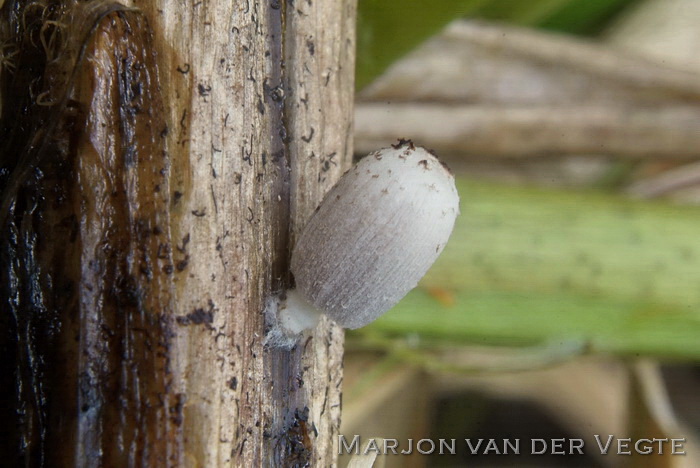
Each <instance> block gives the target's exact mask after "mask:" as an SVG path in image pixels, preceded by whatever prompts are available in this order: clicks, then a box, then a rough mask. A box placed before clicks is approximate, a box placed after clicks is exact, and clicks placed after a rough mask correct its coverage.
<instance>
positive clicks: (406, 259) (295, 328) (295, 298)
mask: <svg viewBox="0 0 700 468" xmlns="http://www.w3.org/2000/svg"><path fill="white" fill-rule="evenodd" d="M458 213H459V196H458V195H457V189H456V187H455V183H454V177H453V176H452V174H451V173H450V172H449V171H448V170H447V169H446V168H445V166H443V165H442V164H441V163H440V161H438V159H437V158H436V157H435V156H434V155H432V154H431V153H429V152H428V151H426V150H425V149H423V148H420V147H414V146H413V144H412V143H410V142H403V143H402V144H400V145H398V146H395V147H391V148H386V149H383V150H380V151H377V152H374V153H372V154H370V155H368V156H367V157H365V158H363V159H362V160H361V161H360V162H358V163H357V164H356V165H355V167H353V168H352V169H350V170H349V171H348V172H347V173H345V174H344V175H343V176H342V178H341V179H340V180H339V181H338V183H337V184H336V185H335V187H333V189H331V191H330V192H329V193H328V194H327V195H326V197H325V198H324V200H323V202H322V203H321V205H320V206H319V208H318V210H317V211H316V213H314V215H313V216H312V217H311V219H310V220H309V222H308V224H307V225H306V226H305V227H304V230H303V231H302V233H301V235H300V237H299V239H298V241H297V243H296V245H295V247H294V250H293V252H292V262H291V270H292V273H293V274H294V278H295V281H296V289H295V290H293V291H288V292H287V296H288V298H287V301H286V306H285V304H284V303H282V304H279V308H278V311H277V317H278V325H279V326H280V328H282V329H283V330H282V332H283V334H286V335H287V336H288V337H290V338H291V337H293V336H296V335H298V334H299V333H300V332H301V331H303V330H305V329H308V328H313V327H314V326H315V325H316V323H317V321H318V318H319V317H320V314H325V315H326V316H328V317H329V318H331V319H332V320H334V321H336V322H337V323H338V324H339V325H341V326H342V327H345V328H359V327H362V326H364V325H367V324H368V323H370V322H372V321H373V320H375V319H376V318H377V317H379V316H380V315H381V314H383V313H384V312H386V311H387V310H389V309H390V308H391V307H392V306H393V305H395V304H396V303H397V302H398V301H399V300H400V299H401V298H403V297H404V296H405V295H406V294H407V293H408V292H409V291H410V290H411V289H413V288H414V287H415V286H416V284H417V283H418V281H419V280H420V279H421V278H422V277H423V275H424V274H425V273H426V271H427V270H428V268H430V266H431V265H432V264H433V262H434V261H435V260H436V259H437V257H438V256H439V255H440V252H442V249H443V248H444V247H445V244H446V243H447V240H448V238H449V237H450V234H451V233H452V228H453V227H454V222H455V218H456V217H457V214H458ZM278 333H279V331H278Z"/></svg>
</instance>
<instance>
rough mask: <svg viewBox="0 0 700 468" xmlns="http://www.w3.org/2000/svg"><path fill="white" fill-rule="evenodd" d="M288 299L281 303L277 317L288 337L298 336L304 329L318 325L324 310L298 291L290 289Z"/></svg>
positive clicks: (287, 293)
mask: <svg viewBox="0 0 700 468" xmlns="http://www.w3.org/2000/svg"><path fill="white" fill-rule="evenodd" d="M286 295H287V299H286V300H285V301H284V302H282V303H281V304H280V305H279V309H278V315H277V318H278V320H279V324H280V326H281V327H282V330H283V331H284V332H285V334H286V335H287V336H288V337H297V336H298V335H299V334H300V333H301V332H303V331H304V330H309V329H312V328H314V327H316V324H317V323H318V321H319V319H320V318H321V314H322V312H321V311H320V310H318V309H316V308H315V307H314V306H313V305H312V304H311V303H310V302H309V301H307V300H306V299H304V297H303V296H302V295H301V294H299V293H298V292H297V290H296V289H290V290H287V292H286Z"/></svg>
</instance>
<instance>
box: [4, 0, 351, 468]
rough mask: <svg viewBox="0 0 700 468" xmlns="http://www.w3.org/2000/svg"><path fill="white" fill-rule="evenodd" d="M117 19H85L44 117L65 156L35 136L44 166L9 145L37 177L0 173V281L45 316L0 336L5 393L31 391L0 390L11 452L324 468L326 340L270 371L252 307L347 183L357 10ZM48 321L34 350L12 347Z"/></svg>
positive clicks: (284, 272) (336, 380)
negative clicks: (317, 213) (77, 51)
mask: <svg viewBox="0 0 700 468" xmlns="http://www.w3.org/2000/svg"><path fill="white" fill-rule="evenodd" d="M89 5H92V6H93V7H95V8H100V7H105V8H111V7H110V4H108V3H105V2H91V3H90V4H89ZM128 6H129V7H135V9H136V11H134V12H127V11H118V12H116V13H111V14H109V15H106V16H99V15H97V16H94V17H91V18H92V19H93V20H94V21H95V24H96V27H95V28H94V29H93V30H90V32H89V34H88V35H87V37H88V38H89V39H88V40H87V42H86V44H87V45H86V46H85V48H84V49H81V50H82V54H83V55H81V57H82V58H83V60H82V61H81V62H79V63H80V66H79V67H78V68H77V70H78V71H77V73H76V74H75V75H71V78H72V80H69V84H67V85H66V89H67V91H66V96H69V99H66V100H65V101H61V102H58V101H57V102H56V103H53V104H52V105H60V106H62V111H61V113H60V115H61V119H62V120H60V124H59V125H58V126H59V127H60V128H59V129H60V130H61V131H62V132H64V133H62V135H63V136H64V137H65V138H64V140H63V141H64V142H65V145H64V146H65V147H61V148H59V149H62V152H61V151H58V150H57V149H56V148H54V146H55V141H56V140H55V138H54V137H55V135H56V133H52V132H49V131H48V130H47V131H45V132H44V133H46V135H48V136H46V137H44V138H49V140H50V141H52V142H53V143H52V145H54V146H51V148H49V149H50V151H46V150H42V151H40V152H38V151H35V152H34V153H32V151H33V148H35V146H33V145H32V144H31V142H32V141H33V140H32V135H34V137H36V135H37V132H35V133H34V134H32V133H31V132H29V131H25V133H26V134H24V133H23V134H22V135H19V136H18V137H17V138H15V140H17V141H20V140H22V141H25V140H26V141H29V143H27V144H26V145H25V149H26V151H25V153H26V154H30V156H31V155H34V154H35V153H36V154H37V155H38V156H36V155H35V156H36V161H33V160H32V161H29V159H31V158H25V159H26V161H25V163H24V165H22V164H15V165H14V166H13V165H12V164H7V165H5V162H7V161H8V160H9V158H10V157H9V156H8V154H4V155H3V164H4V165H3V169H5V168H6V167H7V171H5V172H3V174H2V176H3V178H2V180H0V181H1V182H2V183H3V196H4V197H5V196H6V195H11V196H9V197H6V199H7V200H10V202H8V205H6V204H5V201H3V206H4V207H6V208H7V207H8V206H11V207H12V210H13V211H12V216H11V217H10V218H8V220H7V223H8V224H4V226H3V230H4V234H3V235H4V236H5V237H4V239H5V240H4V241H3V242H4V243H5V244H4V246H3V249H4V253H5V254H8V252H9V254H14V255H15V257H13V260H16V261H14V263H12V262H10V263H8V264H7V265H9V266H11V267H12V268H15V270H10V269H9V267H8V268H3V275H5V276H4V277H3V280H5V279H8V278H10V277H11V278H13V279H14V278H18V279H19V286H18V288H19V289H20V290H21V292H22V294H25V295H26V296H27V297H29V296H30V295H31V294H32V293H39V294H40V295H41V294H43V295H44V296H47V297H48V296H51V301H52V302H51V301H50V304H49V305H50V307H48V308H47V309H48V310H49V312H50V314H44V316H41V314H38V313H36V311H35V312H34V313H33V315H31V314H30V317H31V318H32V320H34V322H31V321H30V322H31V323H30V322H28V321H26V320H25V321H24V322H22V320H24V319H22V317H24V316H25V315H23V314H25V313H26V310H25V311H23V310H21V308H18V309H17V310H16V313H15V314H14V315H12V314H10V315H4V316H3V325H5V324H8V327H7V329H10V330H13V331H14V332H15V333H14V335H13V336H10V335H7V336H5V337H4V338H3V340H4V341H3V347H7V349H12V350H13V352H14V354H13V355H12V359H9V360H8V364H7V365H5V366H4V367H3V372H6V373H7V374H13V373H16V372H18V374H17V373H16V374H14V375H15V376H16V377H17V378H18V379H29V380H25V381H23V382H24V383H26V382H32V383H33V384H35V387H33V388H32V389H30V393H29V394H18V392H19V391H18V390H17V388H19V385H17V386H16V387H12V388H11V387H8V386H5V387H3V392H6V393H8V394H11V396H12V398H14V399H15V400H16V401H17V402H18V404H23V405H24V408H26V409H27V411H26V414H24V416H23V418H24V419H22V420H21V421H20V426H22V428H23V429H24V430H26V431H29V432H25V433H22V434H19V435H18V436H17V437H16V438H15V439H13V442H16V445H15V447H19V446H22V447H23V448H22V449H21V450H19V451H20V452H21V451H22V450H24V452H23V453H22V454H21V457H22V458H23V459H24V460H25V461H26V460H29V461H30V462H31V463H36V464H39V465H41V464H45V463H46V461H47V460H60V462H61V463H63V464H64V465H66V466H68V465H74V466H75V465H80V466H98V465H107V466H109V465H116V466H131V465H149V466H154V465H168V466H331V465H334V464H335V451H334V450H333V442H334V439H335V435H336V434H337V433H338V426H339V419H340V388H341V383H342V369H341V362H342V348H343V334H342V330H340V329H339V328H337V327H336V326H334V325H332V324H330V323H328V322H326V321H323V322H322V323H321V324H320V325H319V327H317V329H316V330H315V332H314V333H313V335H312V334H308V335H306V336H304V337H303V340H302V341H301V342H300V344H299V345H298V346H297V347H295V348H293V349H292V350H290V351H283V350H274V351H270V350H268V349H265V348H264V346H263V339H264V335H265V323H264V317H263V306H264V301H265V298H266V297H267V296H269V295H270V294H271V293H273V292H276V291H279V290H281V289H284V288H285V287H287V286H289V285H290V284H291V282H292V281H293V279H292V278H290V277H289V274H288V257H289V251H290V248H291V245H292V243H293V241H294V239H295V237H296V234H297V232H298V231H299V229H300V228H301V227H303V225H304V223H305V221H306V220H307V219H308V217H309V216H310V214H311V213H312V212H313V210H314V209H315V208H316V206H317V205H318V203H319V202H320V200H321V199H322V197H323V195H324V193H325V192H326V191H327V190H328V189H329V188H330V187H331V186H332V185H333V184H334V182H335V181H336V180H337V178H338V177H339V176H340V174H342V172H344V170H345V169H347V168H348V167H349V164H350V161H351V155H352V140H351V135H352V101H353V89H354V85H353V71H354V18H355V1H354V0H343V1H341V2H333V3H332V4H326V3H322V2H310V1H304V2H294V3H291V2H275V1H273V2H270V3H260V2H253V1H250V2H239V3H236V4H230V3H226V2H217V3H207V2H202V3H197V2H195V3H193V4H187V5H183V4H181V3H180V2H175V1H171V0H162V1H154V2H139V1H135V2H132V3H131V4H130V5H128ZM64 7H65V8H67V9H70V8H73V7H74V5H73V4H72V3H70V4H67V5H64ZM7 8H8V5H5V6H4V8H3V11H6V10H7ZM116 9H117V10H123V8H121V7H120V8H116ZM95 18H99V19H95ZM5 19H6V17H3V21H5ZM2 32H3V34H6V33H8V32H9V31H8V29H7V28H3V29H2ZM64 32H65V31H64ZM76 60H77V59H76ZM6 89H8V88H7V87H3V91H5V90H6ZM28 94H31V93H28ZM48 97H51V96H50V95H49V96H48ZM8 103H9V101H3V111H5V110H6V108H5V104H8ZM68 104H70V106H69V105H68ZM49 107H50V106H49ZM66 109H72V111H71V112H72V113H71V112H64V111H65V110H66ZM3 115H6V114H3ZM71 116H72V117H71ZM69 117H71V118H70V119H69V120H67V121H66V119H68V118H69ZM66 122H67V123H66ZM35 123H36V122H35ZM37 126H38V127H39V125H37ZM8 128H10V127H8V126H4V127H3V131H6V130H7V129H8ZM20 130H21V129H20ZM9 133H11V131H8V134H9ZM23 139H24V140H23ZM25 153H22V155H24V154H25ZM57 155H58V156H60V157H62V158H63V159H62V160H57V159H56V158H57ZM23 161H24V160H23ZM27 161H29V162H32V164H34V163H36V164H38V165H41V168H42V169H46V168H49V169H50V170H48V171H44V172H41V174H42V175H37V174H38V173H39V171H36V170H35V169H36V168H37V167H39V166H37V165H35V166H33V165H32V164H29V163H28V162H27ZM57 161H58V162H57ZM60 163H62V164H60ZM22 167H24V168H25V170H24V171H23V172H22V174H21V175H22V177H20V176H19V175H17V174H19V172H16V170H17V169H18V168H19V169H22ZM59 169H60V171H59ZM61 171H63V172H61ZM6 174H10V176H8V177H6ZM13 174H15V176H14V178H13ZM43 174H48V176H45V175H43ZM52 174H53V175H52ZM28 175H31V177H29V176H28ZM25 179H32V180H31V181H30V182H31V184H30V186H31V187H33V189H32V190H34V192H32V191H31V190H27V189H26V187H25V185H26V182H27V180H25ZM13 181H15V182H13ZM8 187H9V189H8ZM12 187H14V189H13V188H12ZM31 187H30V188H31ZM56 194H59V195H61V196H62V197H63V198H61V197H58V198H57V199H56V200H53V199H52V198H51V197H52V196H55V195H56ZM64 195H65V196H64ZM21 197H24V198H22V200H23V202H22V203H21V204H18V203H16V200H19V199H20V198H21ZM37 199H38V200H40V202H39V205H38V206H39V210H37V209H36V208H34V207H33V205H31V203H36V200H37ZM59 201H60V203H59ZM30 208H31V209H30ZM39 211H40V213H39ZM37 213H39V214H41V217H37V216H38V215H37ZM8 225H9V227H7V226H8ZM18 233H19V235H18ZM13 242H14V243H13ZM22 242H24V244H22ZM13 249H14V250H13ZM18 249H19V250H18ZM22 249H24V250H22ZM34 252H38V254H40V257H39V262H40V266H42V268H43V267H45V268H43V269H41V268H35V267H34V264H33V263H31V261H30V260H32V258H31V255H28V253H34ZM23 253H24V254H25V255H22V254H23ZM41 262H43V263H41ZM32 278H34V279H37V284H36V288H34V289H33V285H32V284H29V285H23V283H22V281H25V282H26V280H29V279H32ZM58 279H65V281H64V282H65V284H62V285H61V286H57V285H56V284H57V283H58ZM7 284H8V285H14V284H15V283H13V282H11V281H8V282H7ZM13 287H14V286H13ZM22 288H23V289H22ZM61 288H63V289H61ZM64 290H65V291H67V292H66V293H65V296H62V295H61V294H58V292H57V291H64ZM13 292H16V291H9V290H6V291H4V294H5V298H4V299H3V300H4V301H5V300H6V301H8V303H13V302H12V301H13V296H12V294H11V293H13ZM54 296H55V297H54ZM42 297H43V296H42ZM42 301H43V300H42ZM42 301H40V302H41V303H42V304H43V305H45V303H46V301H43V302H42ZM43 305H42V306H43ZM46 316H48V318H50V319H51V320H53V321H54V322H52V323H53V324H54V325H56V327H55V328H51V329H50V330H49V331H47V332H46V333H45V334H44V335H47V336H49V337H50V340H49V341H48V344H47V345H43V344H40V341H41V340H42V338H44V336H43V335H40V334H39V335H36V336H34V337H33V338H30V339H29V340H28V341H26V342H21V340H22V339H23V338H22V336H21V335H22V333H21V332H22V330H20V329H19V328H20V325H22V326H24V329H25V331H31V330H33V329H34V328H36V327H39V328H40V329H42V330H43V329H49V328H50V327H49V325H50V324H46V323H43V322H41V320H45V319H46ZM18 317H19V319H18ZM18 320H19V321H18ZM10 325H11V326H10ZM13 327H14V328H13ZM42 327H43V328H42ZM52 330H53V331H54V332H55V333H53V332H52V333H53V334H51V333H49V332H50V331H52ZM13 340H14V341H13ZM20 342H21V343H20ZM25 345H26V346H25ZM23 346H25V347H24V348H23ZM27 350H29V351H31V352H37V353H39V357H40V358H41V362H40V365H38V367H37V366H34V367H32V365H24V366H23V364H22V363H23V362H24V364H27V363H28V362H29V361H28V360H29V359H30V356H28V355H25V354H23V353H25V352H26V351H27ZM23 360H24V361H23ZM20 371H21V372H20ZM20 374H21V375H20ZM32 392H34V393H32ZM20 393H21V392H20ZM59 430H60V431H61V434H62V436H61V437H63V439H61V440H62V441H63V442H62V443H60V444H59V443H58V439H57V437H58V431H59ZM32 431H34V432H32ZM37 431H38V432H37ZM27 435H29V439H27V438H26V436H27ZM19 439H21V440H19ZM27 440H29V441H30V442H31V441H32V440H34V441H36V444H35V445H34V446H29V447H28V446H27V445H26V442H27ZM23 444H24V445H23ZM79 447H82V448H80V449H78V448H79ZM4 450H5V449H4ZM32 457H35V458H32Z"/></svg>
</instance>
